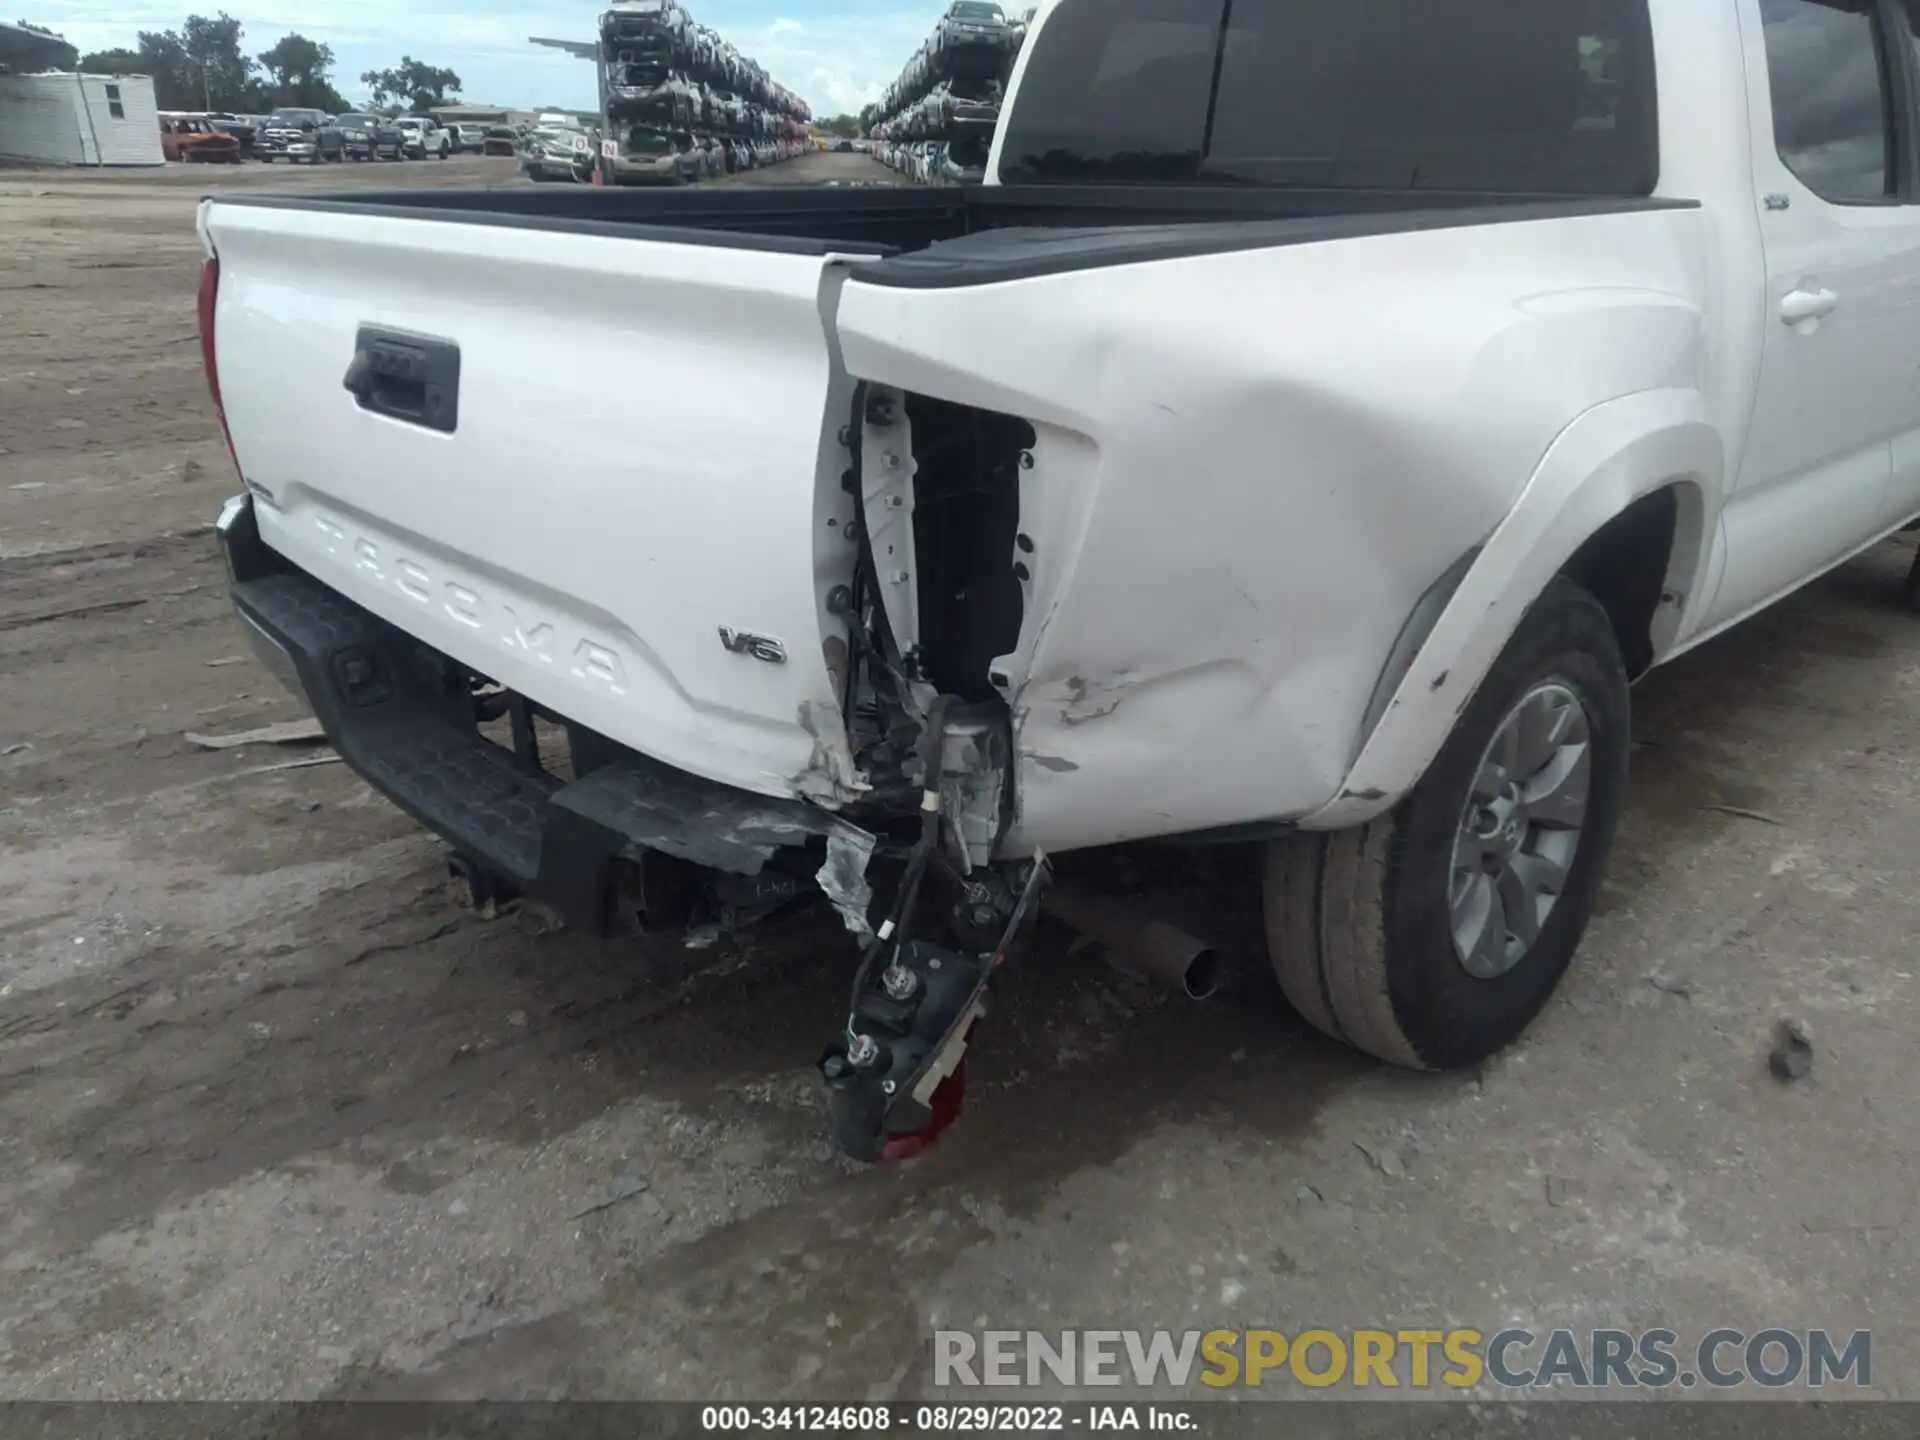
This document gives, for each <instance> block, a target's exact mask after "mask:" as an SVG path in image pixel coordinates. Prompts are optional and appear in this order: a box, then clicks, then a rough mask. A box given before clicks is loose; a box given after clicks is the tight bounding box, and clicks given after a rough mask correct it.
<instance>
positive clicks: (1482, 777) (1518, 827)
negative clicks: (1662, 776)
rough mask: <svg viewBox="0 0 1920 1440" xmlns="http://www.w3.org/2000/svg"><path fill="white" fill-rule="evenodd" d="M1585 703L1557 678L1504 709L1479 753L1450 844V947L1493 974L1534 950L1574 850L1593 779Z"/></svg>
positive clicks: (1470, 965)
mask: <svg viewBox="0 0 1920 1440" xmlns="http://www.w3.org/2000/svg"><path fill="white" fill-rule="evenodd" d="M1591 742H1592V731H1591V728H1590V725H1589V722H1588V719H1587V712H1586V707H1585V706H1583V705H1582V704H1581V703H1580V697H1579V696H1578V695H1577V694H1575V693H1574V692H1573V690H1572V689H1571V688H1570V687H1568V686H1566V685H1564V684H1561V683H1559V682H1558V681H1547V682H1544V683H1542V684H1540V685H1536V686H1535V687H1534V688H1533V689H1532V690H1530V691H1528V692H1527V693H1526V695H1525V696H1523V697H1522V698H1521V700H1520V703H1519V704H1518V705H1516V706H1514V707H1513V709H1512V710H1511V711H1509V712H1508V714H1507V718H1506V719H1505V720H1504V721H1502V722H1501V724H1500V728H1499V729H1498V730H1496V731H1495V732H1494V737H1493V741H1492V743H1491V744H1489V745H1488V746H1487V752H1486V754H1485V755H1484V756H1482V757H1481V760H1480V768H1479V770H1478V771H1476V772H1475V775H1474V780H1473V786H1472V789H1471V790H1470V792H1469V793H1468V795H1467V803H1466V808H1465V810H1464V811H1463V812H1462V814H1461V817H1460V828H1459V832H1458V834H1457V836H1456V837H1455V840H1454V845H1453V866H1452V871H1451V882H1450V886H1449V898H1450V902H1451V906H1452V918H1453V948H1454V953H1455V954H1456V955H1457V956H1458V957H1459V959H1460V964H1461V965H1462V966H1463V967H1464V968H1465V969H1466V971H1467V973H1468V974H1469V975H1473V976H1477V977H1478V978H1480V979H1482V980H1492V979H1495V978H1497V977H1499V976H1501V975H1504V974H1506V973H1507V972H1508V971H1509V970H1511V969H1513V967H1514V966H1516V965H1518V964H1519V963H1520V962H1521V961H1522V960H1524V959H1526V957H1527V953H1528V952H1529V951H1530V950H1532V948H1533V945H1534V942H1535V941H1536V940H1538V939H1539V938H1540V929H1541V927H1542V926H1543V925H1545V924H1546V922H1547V916H1548V915H1550V914H1552V913H1553V907H1554V905H1555V904H1556V903H1557V902H1558V901H1559V899H1560V893H1561V891H1562V890H1563V889H1565V887H1566V883H1567V876H1568V874H1569V873H1570V872H1571V870H1572V868H1573V858H1574V854H1575V852H1576V851H1578V849H1579V848H1580V835H1581V831H1582V827H1583V826H1584V825H1585V822H1586V818H1587V798H1588V792H1589V790H1590V789H1591V787H1592V780H1593V753H1592V751H1593V747H1592V743H1591Z"/></svg>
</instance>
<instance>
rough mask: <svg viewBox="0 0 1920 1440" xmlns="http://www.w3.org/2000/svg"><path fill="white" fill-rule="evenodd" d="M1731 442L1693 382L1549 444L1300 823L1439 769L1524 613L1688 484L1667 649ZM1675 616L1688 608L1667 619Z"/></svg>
mask: <svg viewBox="0 0 1920 1440" xmlns="http://www.w3.org/2000/svg"><path fill="white" fill-rule="evenodd" d="M1725 464H1726V457H1725V447H1724V446H1723V445H1722V443H1721V439H1720V435H1719V433H1718V432H1717V431H1716V430H1715V429H1714V427H1713V425H1712V423H1711V422H1710V421H1709V419H1708V418H1707V409H1706V402H1705V398H1704V397H1703V396H1702V395H1701V394H1700V393H1699V392H1697V391H1693V390H1648V391H1642V392H1640V393H1638V394H1634V395H1627V396H1623V397H1621V398H1619V399H1617V400H1610V401H1607V402H1606V403H1604V404H1602V405H1597V406H1595V407H1594V408H1593V409H1591V410H1588V411H1586V412H1585V413H1583V414H1582V415H1581V416H1579V418H1577V419H1576V420H1574V421H1573V423H1572V424H1570V425H1568V426H1567V428H1566V429H1565V430H1563V431H1561V432H1560V435H1559V436H1558V437H1557V438H1556V439H1555V440H1554V442H1553V444H1552V445H1551V446H1549V447H1548V449H1547V453H1546V454H1545V456H1543V457H1542V459H1541V461H1540V464H1539V466H1538V467H1537V468H1536V469H1535V470H1534V473H1533V477H1532V479H1530V480H1529V481H1528V482H1527V486H1526V488H1525V489H1524V490H1523V491H1522V492H1521V495H1520V499H1519V501H1518V502H1517V503H1516V504H1515V505H1514V507H1513V509H1512V510H1511V511H1509V512H1508V514H1507V517H1506V518H1505V519H1504V520H1502V521H1501V522H1500V524H1499V526H1498V527H1497V528H1496V529H1495V530H1494V532H1493V534H1492V535H1491V536H1489V537H1488V539H1487V543H1486V545H1485V547H1484V548H1483V549H1482V550H1481V552H1480V556H1479V558H1478V560H1477V561H1476V562H1475V563H1474V565H1473V567H1472V568H1471V569H1470V570H1469V571H1468V572H1467V576H1466V578H1465V579H1464V580H1463V581H1462V582H1461V584H1460V588H1459V589H1458V590H1456V591H1455V592H1454V595H1453V599H1452V601H1451V602H1450V603H1449V604H1448V606H1447V608H1446V609H1445V610H1444V611H1443V612H1442V613H1441V616H1440V619H1439V621H1438V622H1437V623H1436V624H1435V625H1434V628H1433V631H1432V633H1431V634H1430V635H1429V636H1428V637H1427V640H1426V643H1425V644H1424V645H1422V646H1421V647H1420V650H1419V652H1418V653H1417V654H1416V655H1415V656H1414V658H1413V663H1412V665H1411V666H1410V667H1409V669H1408V671H1407V673H1406V676H1405V678H1404V679H1402V681H1401V682H1400V685H1399V688H1398V689H1396V690H1395V691H1394V694H1393V698H1392V699H1391V700H1390V701H1389V702H1388V703H1387V705H1386V708H1385V709H1384V710H1383V711H1382V712H1381V716H1380V720H1379V722H1378V724H1377V725H1375V727H1374V729H1373V731H1372V733H1371V734H1369V735H1368V736H1367V737H1366V738H1365V740H1364V741H1363V743H1362V745H1361V748H1360V753H1359V755H1358V757H1357V758H1356V760H1355V761H1354V764H1353V766H1352V768H1351V769H1350V770H1349V771H1348V774H1347V778H1346V781H1345V783H1343V784H1342V785H1341V787H1340V789H1339V791H1338V792H1337V793H1336V795H1335V796H1334V798H1333V799H1332V800H1331V801H1329V802H1328V803H1327V804H1326V805H1324V806H1322V807H1321V808H1320V809H1319V810H1317V811H1315V812H1314V813H1313V814H1311V815H1309V816H1306V817H1305V818H1304V819H1302V820H1301V821H1300V822H1299V823H1300V825H1301V827H1302V828H1304V829H1310V830H1339V829H1345V828H1346V827H1347V826H1350V825H1358V824H1362V823H1364V822H1365V821H1368V820H1371V819H1373V818H1374V817H1375V816H1377V815H1380V814H1382V813H1384V812H1385V811H1387V810H1389V809H1391V808H1392V807H1393V806H1394V805H1395V804H1396V803H1398V801H1399V800H1400V799H1401V797H1403V796H1404V795H1405V794H1406V793H1407V792H1408V791H1409V790H1411V789H1412V788H1413V787H1414V786H1415V785H1416V784H1417V783H1419V780H1420V777H1421V776H1422V775H1423V774H1425V773H1426V769H1427V766H1428V765H1430V764H1431V763H1432V762H1433V758H1434V756H1435V755H1437V754H1438V753H1439V751H1440V747H1441V746H1442V745H1443V744H1445V743H1446V739H1447V736H1448V735H1449V734H1450V733H1451V732H1452V730H1453V725H1454V720H1455V717H1456V716H1458V715H1459V713H1460V712H1461V711H1462V710H1464V709H1465V708H1466V706H1467V704H1468V702H1469V701H1471V700H1472V698H1473V695H1474V692H1475V691H1476V690H1477V689H1478V688H1479V686H1480V682H1481V681H1482V680H1483V679H1485V678H1486V674H1487V672H1488V670H1489V669H1491V668H1492V666H1493V662H1494V661H1495V660H1496V659H1497V658H1498V657H1499V654H1500V651H1501V650H1502V649H1503V648H1504V647H1505V645H1506V643H1507V641H1508V639H1509V638H1511V636H1512V635H1513V632H1514V629H1515V628H1516V627H1517V626H1518V625H1519V623H1520V617H1521V616H1522V615H1524V614H1525V613H1526V611H1527V608H1528V607H1529V606H1530V605H1532V603H1533V601H1534V600H1535V598H1536V597H1538V596H1539V594H1540V593H1541V591H1542V590H1544V589H1545V588H1546V586H1547V582H1548V581H1550V580H1551V579H1553V577H1554V576H1555V575H1557V574H1558V573H1559V572H1560V570H1561V569H1562V568H1563V567H1564V566H1565V565H1566V564H1567V562H1568V560H1570V559H1571V558H1572V557H1573V554H1574V552H1575V551H1576V550H1578V549H1579V548H1580V546H1581V545H1582V544H1584V543H1585V542H1586V540H1587V539H1588V538H1589V537H1590V536H1592V535H1593V534H1595V533H1596V532H1597V531H1599V530H1600V528H1601V527H1602V526H1604V525H1605V524H1606V523H1607V522H1608V521H1609V520H1611V519H1613V517H1614V516H1616V515H1618V514H1620V512H1621V511H1623V510H1625V509H1626V508H1627V506H1629V505H1631V504H1632V503H1633V502H1634V501H1635V500H1638V499H1639V498H1640V497H1641V496H1643V495H1648V494H1651V493H1652V492H1653V491H1655V490H1659V489H1661V488H1663V487H1665V486H1668V485H1676V484H1677V485H1679V486H1680V487H1681V492H1682V499H1681V505H1680V515H1679V521H1678V525H1677V526H1676V530H1675V536H1674V546H1673V553H1672V556H1671V558H1670V560H1669V561H1668V569H1667V576H1666V585H1665V588H1666V591H1667V592H1668V594H1669V595H1670V596H1671V597H1673V598H1672V601H1671V604H1669V605H1663V607H1662V608H1663V613H1662V615H1661V616H1660V618H1659V621H1658V622H1657V623H1656V627H1655V631H1656V646H1657V648H1658V649H1659V650H1660V651H1662V652H1664V650H1665V649H1667V648H1668V647H1669V646H1670V644H1671V639H1672V636H1673V635H1674V634H1675V632H1676V630H1677V629H1678V628H1679V626H1680V623H1681V617H1680V615H1679V614H1678V612H1679V611H1680V610H1682V609H1684V608H1685V607H1687V606H1691V605H1693V604H1695V603H1696V602H1699V601H1704V600H1706V599H1708V598H1710V597H1707V596H1704V595H1701V594H1699V593H1698V588H1697V587H1698V581H1699V580H1700V579H1701V578H1702V577H1704V576H1705V574H1706V572H1707V560H1708V555H1709V552H1710V549H1711V540H1712V530H1711V527H1710V526H1709V525H1708V524H1707V523H1706V517H1710V516H1717V515H1718V514H1719V512H1720V496H1721V492H1722V481H1723V474H1724V470H1725ZM1669 611H1672V612H1674V613H1667V612H1669Z"/></svg>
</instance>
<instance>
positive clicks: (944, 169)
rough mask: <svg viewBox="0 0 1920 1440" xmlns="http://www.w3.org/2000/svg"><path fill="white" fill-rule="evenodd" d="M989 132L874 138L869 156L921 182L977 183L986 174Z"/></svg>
mask: <svg viewBox="0 0 1920 1440" xmlns="http://www.w3.org/2000/svg"><path fill="white" fill-rule="evenodd" d="M992 143H993V132H992V131H987V132H986V133H985V134H984V135H982V134H975V133H965V134H960V135H957V136H955V137H954V138H952V139H950V140H875V141H874V142H873V150H872V153H873V158H874V159H876V160H878V161H879V162H880V163H881V164H882V165H885V166H888V167H889V168H891V169H894V170H897V171H899V172H900V173H901V174H902V175H904V176H906V177H907V178H908V179H909V180H914V181H917V182H918V183H920V184H922V185H977V184H979V183H980V181H981V180H982V179H983V178H984V177H985V175H986V166H987V151H988V150H989V149H990V148H991V146H992Z"/></svg>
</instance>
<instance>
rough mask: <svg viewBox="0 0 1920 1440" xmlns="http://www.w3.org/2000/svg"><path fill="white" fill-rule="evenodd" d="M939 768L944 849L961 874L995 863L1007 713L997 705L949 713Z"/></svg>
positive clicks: (1007, 759) (1007, 753)
mask: <svg viewBox="0 0 1920 1440" xmlns="http://www.w3.org/2000/svg"><path fill="white" fill-rule="evenodd" d="M942 753H943V755H944V759H943V760H942V762H941V765H940V809H941V812H942V813H943V814H944V815H945V816H946V818H947V822H948V828H947V836H948V841H949V845H948V848H949V850H950V851H951V852H952V854H953V858H954V862H955V863H956V864H957V865H958V866H959V867H960V871H961V873H962V874H969V873H971V872H972V870H973V867H974V866H976V865H985V864H987V863H988V862H990V861H991V860H992V859H993V854H994V850H995V848H996V847H997V846H998V845H999V843H1000V833H1001V830H1002V829H1003V828H1004V824H1005V818H1006V800H1007V773H1008V768H1009V766H1010V764H1011V759H1012V748H1011V745H1010V744H1009V741H1008V736H1007V722H1006V717H1005V714H1004V713H1003V712H1002V711H1001V710H1000V709H999V707H997V706H963V707H958V708H956V709H954V710H951V711H949V712H948V716H947V725H946V744H945V747H944V749H943V752H942Z"/></svg>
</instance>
